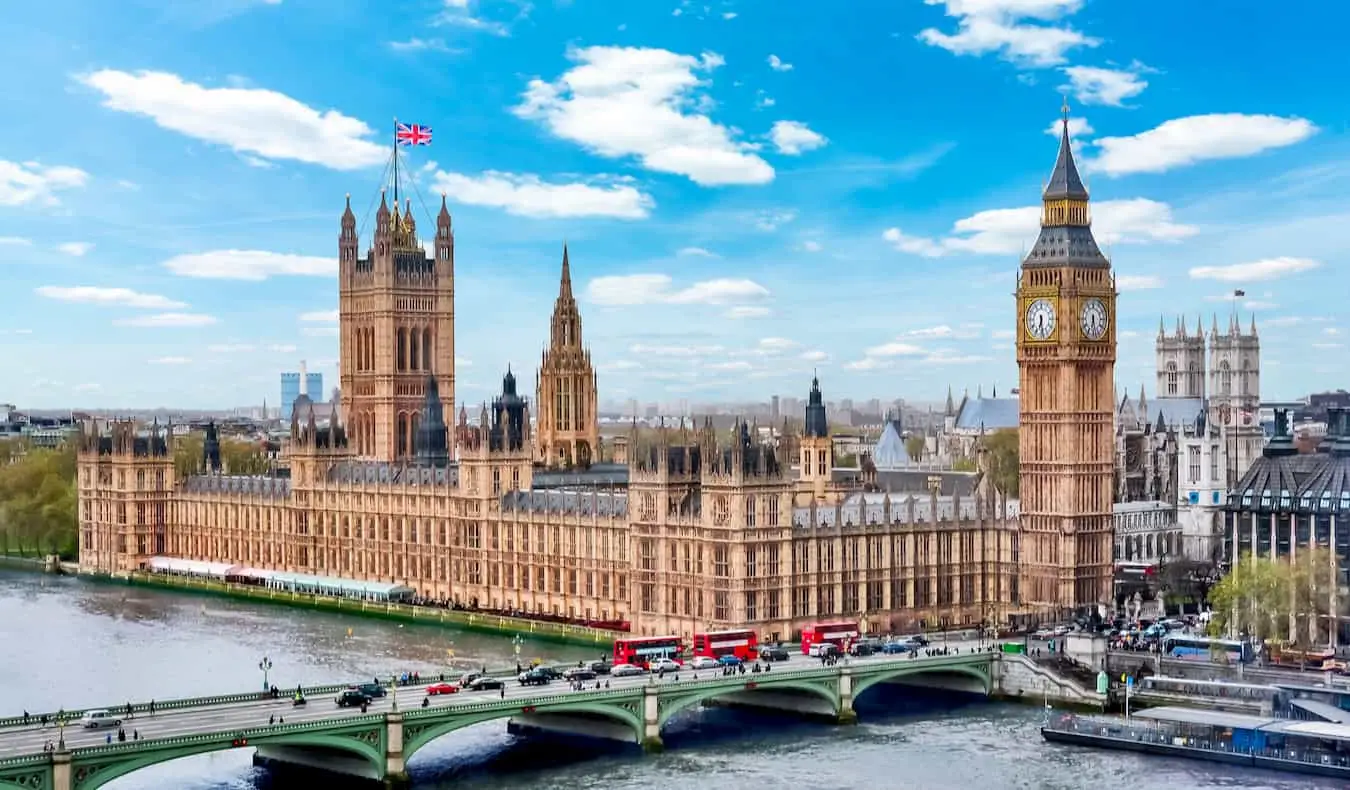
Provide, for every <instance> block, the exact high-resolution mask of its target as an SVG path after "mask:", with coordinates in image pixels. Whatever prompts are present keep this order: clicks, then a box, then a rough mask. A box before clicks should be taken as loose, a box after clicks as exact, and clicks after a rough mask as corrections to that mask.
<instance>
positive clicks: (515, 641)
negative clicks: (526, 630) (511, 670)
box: [511, 634, 525, 666]
mask: <svg viewBox="0 0 1350 790" xmlns="http://www.w3.org/2000/svg"><path fill="white" fill-rule="evenodd" d="M524 644H525V639H524V638H523V637H522V636H521V635H520V634H516V635H515V636H513V637H511V651H512V652H513V653H515V654H516V666H520V648H521V647H522V646H523V645H524Z"/></svg>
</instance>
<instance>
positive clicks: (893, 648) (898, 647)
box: [881, 642, 916, 655]
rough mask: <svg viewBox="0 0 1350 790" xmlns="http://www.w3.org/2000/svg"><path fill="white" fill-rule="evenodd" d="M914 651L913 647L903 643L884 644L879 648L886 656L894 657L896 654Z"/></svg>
mask: <svg viewBox="0 0 1350 790" xmlns="http://www.w3.org/2000/svg"><path fill="white" fill-rule="evenodd" d="M915 649H916V648H915V646H914V645H909V644H905V643H904V642H887V643H886V644H884V645H882V646H881V652H883V653H885V654H887V655H895V654H897V653H908V652H910V651H911V650H915Z"/></svg>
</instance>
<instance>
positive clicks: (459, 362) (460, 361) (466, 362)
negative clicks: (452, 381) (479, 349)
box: [455, 357, 473, 368]
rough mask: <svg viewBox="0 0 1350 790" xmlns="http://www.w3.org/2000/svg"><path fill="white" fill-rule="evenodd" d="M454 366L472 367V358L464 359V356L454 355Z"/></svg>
mask: <svg viewBox="0 0 1350 790" xmlns="http://www.w3.org/2000/svg"><path fill="white" fill-rule="evenodd" d="M455 367H457V368H471V367H473V360H472V359H465V358H464V357H455Z"/></svg>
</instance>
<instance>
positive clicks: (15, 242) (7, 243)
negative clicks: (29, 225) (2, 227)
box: [0, 236, 33, 247]
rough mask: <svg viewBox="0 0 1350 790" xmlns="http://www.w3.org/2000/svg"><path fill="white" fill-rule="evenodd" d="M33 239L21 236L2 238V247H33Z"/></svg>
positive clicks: (0, 245)
mask: <svg viewBox="0 0 1350 790" xmlns="http://www.w3.org/2000/svg"><path fill="white" fill-rule="evenodd" d="M31 246H33V240H32V239H25V238H22V237H20V236H0V247H31Z"/></svg>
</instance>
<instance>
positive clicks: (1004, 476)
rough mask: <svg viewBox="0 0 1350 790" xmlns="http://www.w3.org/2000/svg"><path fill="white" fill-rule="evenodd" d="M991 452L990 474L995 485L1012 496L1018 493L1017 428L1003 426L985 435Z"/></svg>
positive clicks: (988, 450)
mask: <svg viewBox="0 0 1350 790" xmlns="http://www.w3.org/2000/svg"><path fill="white" fill-rule="evenodd" d="M984 449H985V451H986V452H988V453H989V458H988V463H989V475H990V477H992V478H993V481H994V485H995V486H997V487H998V489H999V490H1000V491H1002V492H1003V493H1004V494H1006V495H1008V496H1010V497H1016V496H1017V495H1018V490H1017V488H1018V450H1017V429H1016V428H1002V429H1000V430H997V431H994V432H993V433H991V434H989V435H988V436H985V437H984Z"/></svg>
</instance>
